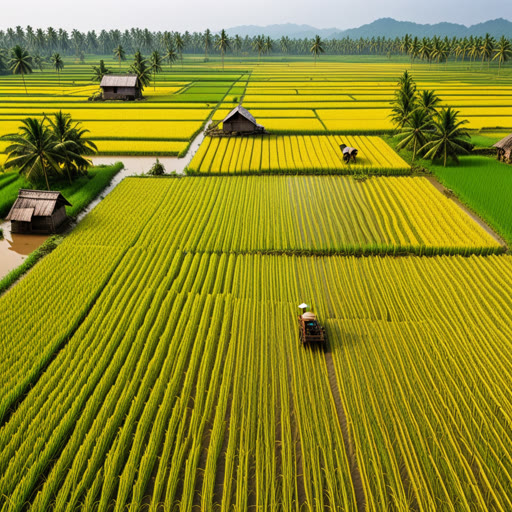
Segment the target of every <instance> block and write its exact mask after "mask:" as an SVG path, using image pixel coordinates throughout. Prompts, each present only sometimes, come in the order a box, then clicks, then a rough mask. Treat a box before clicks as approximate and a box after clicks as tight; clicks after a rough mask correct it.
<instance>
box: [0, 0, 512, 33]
mask: <svg viewBox="0 0 512 512" xmlns="http://www.w3.org/2000/svg"><path fill="white" fill-rule="evenodd" d="M2 4H3V5H2ZM0 7H1V8H0V12H1V14H0V29H5V28H7V27H13V26H16V25H21V26H23V27H25V26H26V25H31V26H33V27H34V28H36V27H47V26H50V25H51V26H53V27H56V28H58V27H63V28H66V29H71V28H78V29H80V30H89V29H96V30H99V29H103V28H105V29H110V28H119V29H125V28H131V27H140V28H146V27H147V28H149V29H151V30H171V31H174V30H178V31H184V30H190V31H195V30H204V29H205V28H207V27H209V28H211V29H212V30H219V29H220V28H224V27H225V28H229V27H233V26H237V25H271V24H274V23H298V24H308V25H313V26H315V27H317V28H331V27H336V28H340V29H345V28H352V27H358V26H360V25H362V24H364V23H370V22H371V21H373V20H375V19H377V18H383V17H391V18H395V19H398V20H406V21H415V22H418V23H437V22H439V21H450V22H455V23H463V24H465V25H472V24H475V23H479V22H481V21H487V20H489V19H494V18H499V17H504V18H506V19H509V20H510V19H512V0H427V1H425V2H422V1H420V0H388V1H382V0H256V1H254V2H249V1H246V0H245V1H244V0H220V1H219V0H217V1H213V0H123V1H120V0H86V1H85V2H82V1H79V0H45V1H43V0H21V1H12V0H0Z"/></svg>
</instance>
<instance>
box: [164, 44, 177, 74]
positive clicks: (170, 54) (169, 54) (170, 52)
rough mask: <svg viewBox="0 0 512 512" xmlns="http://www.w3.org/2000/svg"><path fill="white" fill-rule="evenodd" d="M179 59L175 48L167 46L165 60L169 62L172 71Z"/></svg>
mask: <svg viewBox="0 0 512 512" xmlns="http://www.w3.org/2000/svg"><path fill="white" fill-rule="evenodd" d="M177 58H178V56H177V55H176V52H175V51H174V48H173V46H172V45H169V46H167V47H166V49H165V55H164V59H165V60H167V61H168V62H169V66H170V68H171V69H172V65H173V63H174V62H176V59H177Z"/></svg>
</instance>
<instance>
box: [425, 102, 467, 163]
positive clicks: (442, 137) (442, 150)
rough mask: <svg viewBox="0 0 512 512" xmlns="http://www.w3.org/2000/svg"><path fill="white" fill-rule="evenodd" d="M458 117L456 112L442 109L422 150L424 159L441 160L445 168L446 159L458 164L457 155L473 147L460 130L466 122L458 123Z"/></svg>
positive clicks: (465, 134) (465, 133) (465, 152)
mask: <svg viewBox="0 0 512 512" xmlns="http://www.w3.org/2000/svg"><path fill="white" fill-rule="evenodd" d="M458 115H459V112H458V111H456V110H453V109H452V108H451V107H449V108H443V109H442V110H441V112H439V114H438V115H437V116H436V117H435V119H434V131H433V132H432V136H431V139H430V141H429V142H427V143H426V144H425V145H424V146H423V148H422V151H424V152H425V158H430V159H432V160H434V159H435V158H442V159H443V165H444V167H446V163H447V160H448V158H452V159H453V160H454V161H455V162H457V163H458V161H459V159H458V155H466V154H468V153H469V152H470V151H471V149H472V148H473V145H472V144H471V143H470V142H469V141H468V139H469V134H468V132H467V131H466V130H464V129H463V128H462V126H463V125H464V124H466V123H467V121H466V120H463V121H459V119H458Z"/></svg>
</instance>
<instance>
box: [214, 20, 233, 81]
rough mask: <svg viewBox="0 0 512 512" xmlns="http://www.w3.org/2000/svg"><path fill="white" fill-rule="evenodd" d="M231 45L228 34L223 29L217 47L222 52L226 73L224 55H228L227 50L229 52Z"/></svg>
mask: <svg viewBox="0 0 512 512" xmlns="http://www.w3.org/2000/svg"><path fill="white" fill-rule="evenodd" d="M230 44H231V42H230V40H229V37H228V34H227V32H226V31H225V30H224V29H222V30H221V31H220V36H219V39H218V41H217V44H216V46H217V49H218V50H220V54H221V58H222V70H223V71H224V54H225V53H226V51H227V50H229V48H230Z"/></svg>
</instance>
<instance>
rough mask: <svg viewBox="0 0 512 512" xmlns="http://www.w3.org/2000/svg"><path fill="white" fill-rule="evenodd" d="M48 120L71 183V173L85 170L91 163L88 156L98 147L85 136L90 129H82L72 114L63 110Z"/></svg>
mask: <svg viewBox="0 0 512 512" xmlns="http://www.w3.org/2000/svg"><path fill="white" fill-rule="evenodd" d="M47 120H48V122H49V124H50V128H51V129H52V132H53V135H54V137H55V140H56V141H57V145H56V147H55V149H56V151H58V152H59V153H60V154H61V155H62V160H63V163H64V169H65V170H66V173H67V175H68V179H69V182H70V183H71V175H72V174H80V173H83V172H85V171H86V170H87V168H88V167H89V166H90V165H91V162H90V160H88V159H87V158H86V156H87V155H92V154H94V153H95V152H96V151H97V149H98V148H97V147H96V145H95V144H94V142H92V141H91V140H89V139H88V138H86V137H84V135H85V134H86V133H88V132H89V130H84V129H81V128H80V127H79V123H75V124H73V121H72V119H71V116H70V115H69V114H63V113H62V110H61V111H59V112H57V113H55V114H54V115H53V118H47Z"/></svg>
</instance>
